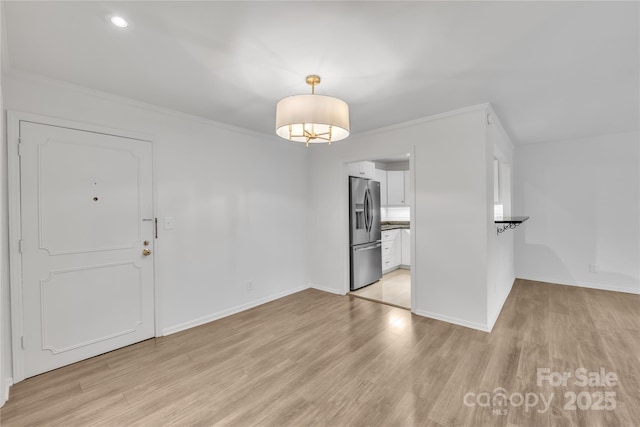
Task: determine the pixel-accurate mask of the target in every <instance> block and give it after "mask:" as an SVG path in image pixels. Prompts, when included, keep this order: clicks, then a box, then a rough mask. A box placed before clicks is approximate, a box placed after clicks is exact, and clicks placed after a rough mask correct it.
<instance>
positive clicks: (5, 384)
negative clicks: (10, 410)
mask: <svg viewBox="0 0 640 427" xmlns="http://www.w3.org/2000/svg"><path fill="white" fill-rule="evenodd" d="M1 383H2V384H1V386H2V388H1V389H0V393H2V395H0V408H2V406H3V405H4V404H5V403H7V400H9V389H10V388H11V386H12V385H13V378H11V377H9V378H4V379H3V380H2V381H1Z"/></svg>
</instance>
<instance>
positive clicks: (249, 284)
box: [247, 280, 253, 291]
mask: <svg viewBox="0 0 640 427" xmlns="http://www.w3.org/2000/svg"><path fill="white" fill-rule="evenodd" d="M247 290H248V291H252V290H253V282H252V281H251V280H247Z"/></svg>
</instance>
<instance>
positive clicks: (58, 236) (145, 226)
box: [19, 121, 154, 378]
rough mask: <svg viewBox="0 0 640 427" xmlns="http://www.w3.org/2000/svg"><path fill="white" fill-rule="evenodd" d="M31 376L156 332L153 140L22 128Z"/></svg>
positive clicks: (27, 370)
mask: <svg viewBox="0 0 640 427" xmlns="http://www.w3.org/2000/svg"><path fill="white" fill-rule="evenodd" d="M19 147H20V150H19V152H20V179H21V201H20V205H21V227H22V241H21V251H22V279H23V280H22V325H23V328H22V329H23V337H22V343H21V344H22V347H23V354H24V377H25V378H26V377H30V376H33V375H37V374H39V373H42V372H46V371H49V370H51V369H55V368H58V367H61V366H64V365H68V364H70V363H74V362H77V361H79V360H82V359H86V358H89V357H92V356H95V355H97V354H101V353H105V352H107V351H110V350H113V349H116V348H119V347H123V346H126V345H129V344H132V343H135V342H138V341H142V340H144V339H147V338H150V337H152V336H153V335H154V311H153V310H154V303H153V300H154V297H153V291H154V285H153V280H154V279H153V238H154V235H153V234H154V222H153V201H152V151H151V143H150V142H147V141H141V140H136V139H129V138H123V137H118V136H113V135H106V134H102V133H94V132H87V131H82V130H76V129H69V128H64V127H57V126H50V125H44V124H39V123H32V122H26V121H21V122H20V146H19Z"/></svg>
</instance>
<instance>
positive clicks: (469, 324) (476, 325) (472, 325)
mask: <svg viewBox="0 0 640 427" xmlns="http://www.w3.org/2000/svg"><path fill="white" fill-rule="evenodd" d="M413 313H414V314H417V315H418V316H422V317H428V318H430V319H435V320H441V321H443V322H447V323H453V324H454V325H458V326H464V327H465V328H471V329H476V330H478V331H482V332H491V330H490V329H489V328H488V327H487V325H483V324H481V323H476V322H470V321H468V320H464V319H458V318H457V317H451V316H446V315H444V314H439V313H433V312H431V311H424V310H416V311H414V312H413Z"/></svg>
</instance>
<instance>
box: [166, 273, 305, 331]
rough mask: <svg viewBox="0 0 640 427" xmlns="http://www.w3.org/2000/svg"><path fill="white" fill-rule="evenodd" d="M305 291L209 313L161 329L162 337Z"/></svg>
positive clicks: (285, 293) (293, 291)
mask: <svg viewBox="0 0 640 427" xmlns="http://www.w3.org/2000/svg"><path fill="white" fill-rule="evenodd" d="M305 289H309V286H308V285H307V286H300V287H297V288H294V289H289V290H287V291H284V292H280V293H277V294H274V295H270V296H268V297H264V298H260V299H257V300H253V301H250V302H248V303H245V304H240V305H237V306H235V307H231V308H228V309H226V310H222V311H218V312H216V313H211V314H208V315H206V316H202V317H198V318H197V319H193V320H189V321H187V322H183V323H179V324H177V325H174V326H169V327H167V328H164V329H162V335H171V334H175V333H177V332H181V331H184V330H187V329H191V328H195V327H196V326H200V325H204V324H205V323H209V322H213V321H214V320H218V319H222V318H223V317H227V316H231V315H232V314H236V313H240V312H241V311H245V310H248V309H250V308H253V307H257V306H259V305H262V304H266V303H268V302H271V301H274V300H277V299H280V298H282V297H286V296H287V295H291V294H295V293H296V292H300V291H304V290H305Z"/></svg>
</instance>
